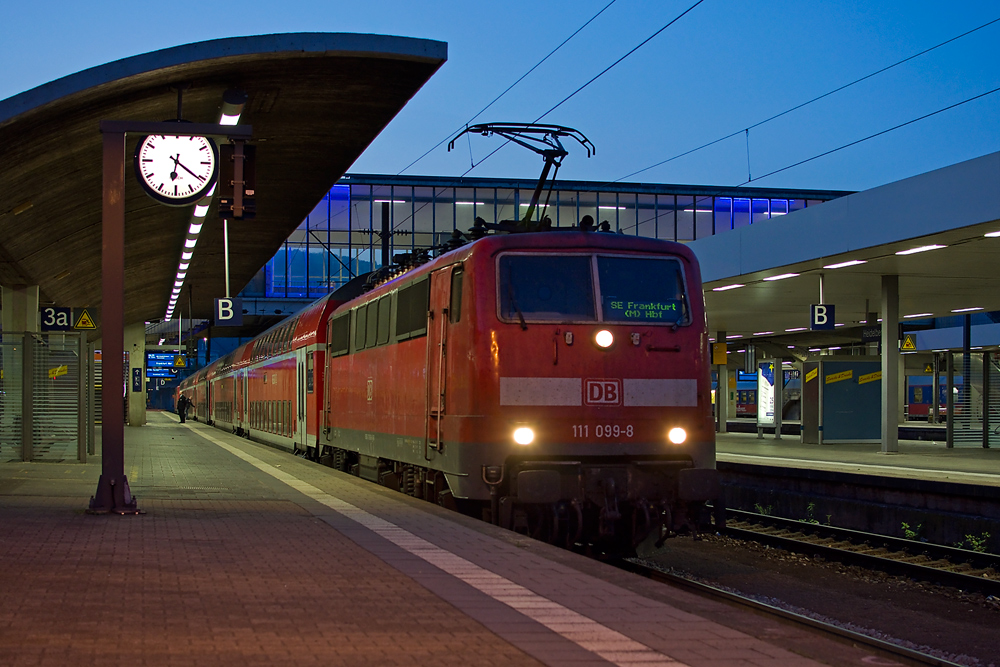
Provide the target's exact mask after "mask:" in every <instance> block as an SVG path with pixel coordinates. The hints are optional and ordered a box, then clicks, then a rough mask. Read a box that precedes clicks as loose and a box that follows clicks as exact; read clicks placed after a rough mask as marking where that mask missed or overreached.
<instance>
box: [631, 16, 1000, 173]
mask: <svg viewBox="0 0 1000 667" xmlns="http://www.w3.org/2000/svg"><path fill="white" fill-rule="evenodd" d="M997 22H1000V17H998V18H995V19H993V20H991V21H987V22H986V23H984V24H982V25H980V26H977V27H975V28H973V29H971V30H967V31H965V32H963V33H962V34H960V35H956V36H954V37H952V38H950V39H946V40H945V41H943V42H940V43H939V44H935V45H934V46H931V47H929V48H926V49H924V50H923V51H919V52H917V53H914V54H913V55H910V56H907V57H906V58H903V59H902V60H898V61H896V62H894V63H892V64H891V65H886V66H885V67H882V68H881V69H877V70H875V71H874V72H871V73H869V74H866V75H864V76H862V77H860V78H858V79H855V80H853V81H851V82H849V83H845V84H844V85H842V86H838V87H837V88H834V89H833V90H830V91H827V92H825V93H823V94H822V95H817V96H816V97H813V98H812V99H809V100H806V101H805V102H801V103H799V104H796V105H795V106H793V107H790V108H788V109H785V110H784V111H782V112H780V113H776V114H774V115H773V116H769V117H768V118H765V119H764V120H761V121H758V122H756V123H754V124H752V125H749V126H747V127H745V128H743V129H742V130H736V131H735V132H730V133H729V134H727V135H725V136H723V137H719V138H718V139H714V140H712V141H709V142H708V143H704V144H702V145H700V146H697V147H695V148H692V149H690V150H686V151H684V152H682V153H678V154H677V155H674V156H673V157H669V158H667V159H666V160H661V161H659V162H657V163H655V164H651V165H649V166H648V167H643V168H642V169H638V170H636V171H633V172H632V173H630V174H626V175H624V176H622V177H621V178H616V179H615V180H614V181H611V183H618V182H621V181H624V180H625V179H627V178H632V177H633V176H635V175H636V174H641V173H643V172H644V171H649V170H650V169H655V168H656V167H660V166H662V165H665V164H667V163H668V162H673V161H674V160H677V159H680V158H682V157H685V156H687V155H691V154H692V153H697V152H698V151H700V150H703V149H705V148H708V147H709V146H714V145H715V144H717V143H720V142H723V141H725V140H726V139H732V138H733V137H735V136H736V135H738V134H741V133H743V132H747V133H749V131H750V130H752V129H754V128H757V127H760V126H761V125H764V124H765V123H770V122H771V121H772V120H777V119H778V118H781V117H782V116H785V115H787V114H790V113H792V112H793V111H798V110H799V109H801V108H803V107H806V106H809V105H810V104H813V103H814V102H819V101H820V100H822V99H824V98H827V97H830V96H831V95H834V94H836V93H839V92H840V91H842V90H846V89H847V88H850V87H851V86H854V85H856V84H859V83H861V82H862V81H866V80H868V79H870V78H872V77H874V76H877V75H879V74H882V73H883V72H887V71H889V70H891V69H893V68H894V67H898V66H900V65H902V64H904V63H907V62H909V61H911V60H913V59H914V58H919V57H920V56H922V55H925V54H928V53H930V52H931V51H934V50H936V49H939V48H941V47H942V46H946V45H948V44H951V43H952V42H954V41H956V40H959V39H961V38H963V37H966V36H968V35H971V34H972V33H974V32H977V31H979V30H982V29H983V28H987V27H989V26H991V25H993V24H994V23H997Z"/></svg>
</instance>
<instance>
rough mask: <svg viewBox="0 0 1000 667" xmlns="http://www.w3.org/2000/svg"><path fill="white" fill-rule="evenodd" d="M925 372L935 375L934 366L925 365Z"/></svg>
mask: <svg viewBox="0 0 1000 667" xmlns="http://www.w3.org/2000/svg"><path fill="white" fill-rule="evenodd" d="M924 372H925V373H933V372H934V364H924Z"/></svg>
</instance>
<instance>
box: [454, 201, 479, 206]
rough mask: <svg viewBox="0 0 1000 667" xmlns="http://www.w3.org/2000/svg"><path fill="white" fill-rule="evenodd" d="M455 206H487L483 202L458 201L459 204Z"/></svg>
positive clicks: (456, 203)
mask: <svg viewBox="0 0 1000 667" xmlns="http://www.w3.org/2000/svg"><path fill="white" fill-rule="evenodd" d="M455 205H456V206H486V204H484V203H483V202H481V201H457V202H455Z"/></svg>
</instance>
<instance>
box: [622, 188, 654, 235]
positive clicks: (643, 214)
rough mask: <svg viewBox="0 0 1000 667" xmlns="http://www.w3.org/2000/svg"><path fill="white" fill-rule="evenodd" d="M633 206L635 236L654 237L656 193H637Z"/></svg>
mask: <svg viewBox="0 0 1000 667" xmlns="http://www.w3.org/2000/svg"><path fill="white" fill-rule="evenodd" d="M635 208H636V210H635V217H636V225H635V234H636V236H645V237H647V238H656V236H657V234H656V195H639V197H638V198H637V199H636V207H635ZM626 233H630V232H626Z"/></svg>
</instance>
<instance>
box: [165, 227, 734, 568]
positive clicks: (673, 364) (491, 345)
mask: <svg viewBox="0 0 1000 667" xmlns="http://www.w3.org/2000/svg"><path fill="white" fill-rule="evenodd" d="M357 287H358V282H357V281H355V282H353V283H350V284H348V286H346V288H345V289H342V290H341V291H339V292H335V293H333V294H331V295H329V296H327V297H324V298H322V299H320V300H319V301H317V302H315V303H314V304H312V305H311V306H309V307H308V308H306V309H305V310H304V311H302V312H301V313H299V314H298V315H296V316H294V317H292V318H289V319H288V320H287V321H285V322H284V323H282V324H280V325H278V326H276V327H274V328H273V329H271V330H270V331H268V332H266V333H265V334H263V335H262V336H260V337H258V338H257V339H255V340H253V341H251V342H249V343H247V344H246V345H244V346H243V347H241V348H239V349H237V350H236V351H235V352H233V353H232V354H229V355H227V356H226V357H223V358H221V359H219V360H218V361H216V362H215V363H213V364H212V365H211V366H209V367H207V368H206V369H204V370H202V371H200V372H199V373H198V374H196V375H194V376H192V377H190V378H188V379H187V380H186V381H185V382H184V383H183V384H182V385H181V388H180V391H182V392H183V393H185V394H186V395H188V397H189V398H190V399H191V400H192V401H193V403H194V405H195V406H196V415H197V417H198V418H200V419H204V420H208V421H211V422H214V423H215V424H216V425H217V426H219V427H221V428H229V429H233V430H235V431H237V432H239V433H243V434H246V435H248V436H249V437H252V438H254V439H256V440H260V441H263V442H267V443H269V444H273V445H277V446H279V447H283V448H285V449H289V450H299V451H302V452H305V453H307V454H308V455H309V456H310V457H312V458H315V459H317V460H319V461H321V462H323V463H325V464H326V465H329V466H332V467H334V468H337V469H339V470H343V471H346V472H351V473H353V474H355V475H359V476H361V477H364V478H366V479H369V480H371V481H374V482H377V483H380V484H383V485H386V486H389V487H392V488H396V489H399V490H400V491H403V492H405V493H408V494H410V495H413V496H417V497H422V498H427V499H429V500H432V501H436V502H438V503H440V504H443V505H446V506H452V507H456V508H458V509H461V510H463V511H466V512H469V513H473V514H476V515H480V514H481V515H483V516H485V517H488V518H490V519H492V520H493V521H494V522H496V523H499V524H500V525H503V526H507V527H509V528H513V529H517V530H522V531H524V532H527V533H529V534H532V535H534V536H537V537H540V538H542V539H547V540H550V541H553V542H560V543H566V544H573V543H581V542H603V543H607V544H612V545H615V546H617V547H624V548H628V547H631V546H633V545H634V544H635V543H637V542H638V541H639V540H641V539H642V538H643V537H645V536H646V535H647V534H648V533H649V532H650V531H652V530H653V529H654V528H657V527H662V528H664V529H665V530H672V529H677V528H680V527H682V526H685V525H686V526H688V527H690V528H692V529H697V525H696V522H697V521H698V520H700V518H701V512H702V503H703V502H704V501H706V500H714V499H715V498H717V496H718V482H717V479H716V471H715V435H714V428H713V423H712V417H711V403H710V384H709V369H708V358H707V354H708V353H707V349H708V335H707V331H706V327H705V309H704V300H703V297H702V290H701V283H700V278H699V271H698V265H697V261H696V260H695V258H694V256H693V255H692V253H691V252H690V251H689V250H688V249H687V248H685V247H684V246H683V245H680V244H675V243H670V242H667V241H658V240H653V239H644V238H637V237H628V236H622V235H618V234H609V233H602V232H589V233H588V232H583V231H571V232H542V233H534V234H510V235H504V236H488V237H486V238H483V239H480V240H478V241H476V242H474V243H471V244H469V245H467V246H464V247H461V248H458V249H455V250H452V251H451V252H447V253H445V254H443V255H442V256H440V257H438V258H437V259H435V260H433V261H431V262H429V263H426V264H424V265H422V266H419V267H417V268H413V269H411V270H409V271H405V272H403V273H402V274H401V275H398V276H395V277H392V278H391V279H387V280H385V281H384V282H382V284H379V285H377V286H376V287H374V289H371V290H370V291H368V292H365V293H363V294H361V295H360V296H357V297H356V298H348V297H349V296H350V292H352V291H354V292H356V291H358V290H357ZM345 292H346V295H345Z"/></svg>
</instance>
